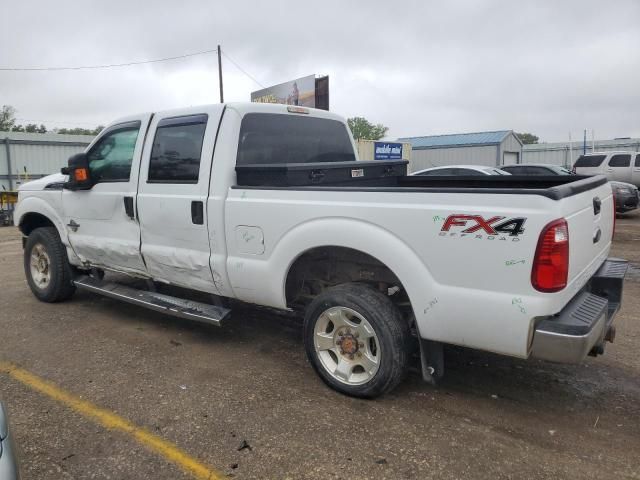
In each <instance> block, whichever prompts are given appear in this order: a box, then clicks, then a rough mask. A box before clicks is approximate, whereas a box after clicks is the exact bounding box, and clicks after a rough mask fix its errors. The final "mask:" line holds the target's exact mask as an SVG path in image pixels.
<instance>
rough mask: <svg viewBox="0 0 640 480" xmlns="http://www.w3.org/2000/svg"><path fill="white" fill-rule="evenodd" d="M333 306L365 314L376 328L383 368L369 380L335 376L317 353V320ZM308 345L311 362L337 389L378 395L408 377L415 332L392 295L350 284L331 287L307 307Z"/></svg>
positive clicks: (355, 395) (305, 330)
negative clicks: (348, 380)
mask: <svg viewBox="0 0 640 480" xmlns="http://www.w3.org/2000/svg"><path fill="white" fill-rule="evenodd" d="M331 307H346V308H349V309H351V310H354V311H355V312H357V313H359V314H360V315H362V316H363V317H364V318H365V319H366V320H367V322H369V324H370V325H371V327H373V329H374V331H375V333H376V336H377V337H378V342H379V344H380V359H379V367H378V370H377V372H376V373H375V374H374V375H373V377H372V378H371V379H370V380H368V381H367V382H366V383H363V384H360V385H350V384H348V383H343V382H341V381H339V380H337V379H335V378H334V377H333V376H332V374H330V373H329V372H328V370H327V369H326V368H325V366H324V365H323V363H322V361H321V359H320V358H319V355H318V353H317V352H316V348H315V342H314V335H315V326H316V322H317V321H318V320H319V317H320V316H321V315H322V313H323V312H325V311H326V310H328V309H329V308H331ZM304 345H305V350H306V352H307V357H308V358H309V362H310V363H311V365H312V366H313V368H314V370H315V371H316V373H317V374H318V375H319V376H320V378H322V380H323V381H324V382H325V383H326V384H327V385H329V386H330V387H331V388H333V389H334V390H337V391H338V392H341V393H344V394H346V395H350V396H352V397H359V398H374V397H377V396H379V395H382V394H384V393H388V392H390V391H391V390H393V389H394V388H395V387H396V386H398V384H400V382H402V380H403V379H404V378H405V376H406V374H407V371H408V367H409V359H410V357H411V332H410V329H409V325H408V324H407V322H406V321H405V320H404V319H403V318H402V315H401V313H400V310H399V309H398V308H397V307H396V306H395V305H394V304H393V302H391V300H390V299H389V297H388V296H386V295H384V294H383V293H381V292H379V291H378V290H375V289H374V288H372V287H369V286H368V285H364V284H359V283H347V284H343V285H338V286H335V287H332V288H329V289H327V290H326V291H324V292H323V293H321V294H320V295H318V296H317V297H316V298H315V299H314V300H313V302H311V304H310V305H309V306H308V307H307V310H306V314H305V318H304Z"/></svg>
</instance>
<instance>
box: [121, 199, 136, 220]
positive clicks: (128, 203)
mask: <svg viewBox="0 0 640 480" xmlns="http://www.w3.org/2000/svg"><path fill="white" fill-rule="evenodd" d="M124 211H125V213H126V214H127V216H128V217H129V218H131V219H132V220H133V219H134V218H136V215H135V213H134V211H133V197H124Z"/></svg>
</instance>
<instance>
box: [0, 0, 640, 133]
mask: <svg viewBox="0 0 640 480" xmlns="http://www.w3.org/2000/svg"><path fill="white" fill-rule="evenodd" d="M638 18H640V3H639V2H637V1H636V0H626V1H625V0H621V1H619V2H616V3H615V8H613V5H612V4H610V3H607V2H602V1H591V0H589V1H577V0H576V1H565V2H554V1H550V0H549V1H541V2H513V1H506V0H505V1H497V0H496V1H484V2H477V1H471V0H470V1H451V2H425V1H397V2H386V1H385V2H383V1H377V0H376V1H368V2H344V1H337V0H326V1H324V2H322V3H320V4H318V3H307V2H293V1H271V2H251V3H250V2H242V1H235V2H228V1H216V2H212V1H196V0H192V1H184V2H173V1H168V0H156V1H154V2H153V3H144V2H131V1H120V0H118V1H110V2H97V1H89V2H84V3H82V4H78V3H77V2H71V1H57V2H53V3H52V2H47V1H36V0H34V1H29V2H14V3H13V4H11V5H7V6H5V13H4V14H3V15H2V18H1V19H0V42H1V44H2V45H3V49H2V54H1V55H0V64H1V65H2V66H47V65H48V66H64V65H91V64H105V63H120V62H129V61H136V60H144V59H151V58H161V57H167V56H173V55H181V54H184V53H189V52H194V51H200V50H206V49H210V48H215V46H216V45H217V44H218V43H220V44H221V45H222V48H223V50H224V51H225V52H227V53H228V55H229V56H230V57H231V58H233V59H234V60H235V61H237V62H238V63H239V64H240V65H241V66H242V67H243V68H244V69H245V70H246V71H248V72H250V73H251V75H252V76H254V77H255V78H256V79H257V80H258V81H259V82H260V83H261V84H263V85H272V84H276V83H280V82H283V81H286V80H289V79H293V78H297V77H300V76H304V75H307V74H310V73H317V74H329V76H330V97H331V108H332V110H333V111H335V112H338V113H341V114H343V115H345V116H354V115H359V116H365V117H367V118H369V119H370V120H372V121H374V122H379V123H384V124H385V125H388V126H389V127H390V134H391V135H393V136H405V135H425V134H435V133H451V132H464V131H478V130H490V129H497V128H500V129H502V128H513V129H516V130H520V131H530V132H533V133H535V134H537V135H539V136H540V137H541V138H542V139H543V140H547V141H554V140H564V139H566V138H567V135H568V132H569V131H572V132H573V135H574V138H577V137H579V136H580V132H581V131H582V129H583V128H588V129H594V130H595V131H596V135H597V136H598V137H600V138H611V137H616V136H640V122H638V118H639V117H638V112H639V111H640V89H638V88H637V83H638V79H639V78H640V55H638V51H639V47H640V29H639V28H638V26H637V19H638ZM216 69H217V64H216V59H215V55H205V56H199V57H191V58H186V59H182V60H176V61H171V62H165V63H161V64H152V65H140V66H132V67H126V68H113V69H109V70H90V71H85V70H83V71H69V72H0V103H3V104H11V105H13V106H15V107H16V108H17V109H18V116H19V117H21V118H26V119H35V120H39V119H42V120H58V121H59V125H58V126H68V125H66V124H67V123H74V122H76V123H77V124H78V125H84V124H87V123H88V124H91V123H96V124H97V123H103V124H104V123H107V122H109V121H110V120H112V119H113V118H115V117H118V116H122V115H127V114H130V113H134V112H137V111H152V110H159V109H165V108H174V107H180V106H185V105H195V104H200V103H214V102H216V101H217V100H218V80H217V70H216ZM223 71H224V84H225V99H227V100H230V101H245V100H248V99H249V94H250V92H251V91H252V90H255V89H258V88H259V86H258V85H257V84H256V83H255V82H253V81H252V80H251V79H250V78H248V77H247V76H246V75H244V74H243V73H242V72H240V71H239V70H238V69H237V68H236V67H235V66H234V65H233V64H232V63H231V62H229V61H228V60H227V59H224V58H223ZM60 121H61V122H64V123H65V124H64V125H62V123H60ZM44 123H46V124H48V125H50V126H56V125H55V124H53V123H52V122H44Z"/></svg>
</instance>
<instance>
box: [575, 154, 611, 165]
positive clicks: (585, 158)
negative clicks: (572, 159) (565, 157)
mask: <svg viewBox="0 0 640 480" xmlns="http://www.w3.org/2000/svg"><path fill="white" fill-rule="evenodd" d="M605 157H606V155H580V157H578V160H576V163H575V164H574V165H573V166H574V167H577V168H593V167H599V166H600V164H601V163H602V161H603V160H604V159H605Z"/></svg>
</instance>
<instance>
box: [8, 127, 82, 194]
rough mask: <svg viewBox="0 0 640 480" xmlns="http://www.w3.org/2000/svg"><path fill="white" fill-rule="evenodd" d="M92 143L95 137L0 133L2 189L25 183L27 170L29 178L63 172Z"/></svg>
mask: <svg viewBox="0 0 640 480" xmlns="http://www.w3.org/2000/svg"><path fill="white" fill-rule="evenodd" d="M92 140H93V137H92V136H88V135H59V134H55V133H21V132H0V189H2V186H4V188H6V189H7V190H9V189H10V184H12V186H13V188H14V189H15V187H16V186H17V185H19V184H20V183H22V182H24V181H25V169H26V176H27V177H29V178H39V177H42V176H44V175H49V174H51V173H55V172H58V171H60V168H61V167H63V166H65V165H66V164H67V160H68V159H69V157H70V156H71V155H74V154H76V153H79V152H83V151H84V150H85V148H86V147H87V145H89V143H91V141H92ZM7 142H8V147H9V148H8V150H9V158H10V163H11V171H10V172H9V166H8V162H7ZM9 176H10V177H11V179H9ZM10 180H11V181H10Z"/></svg>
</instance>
